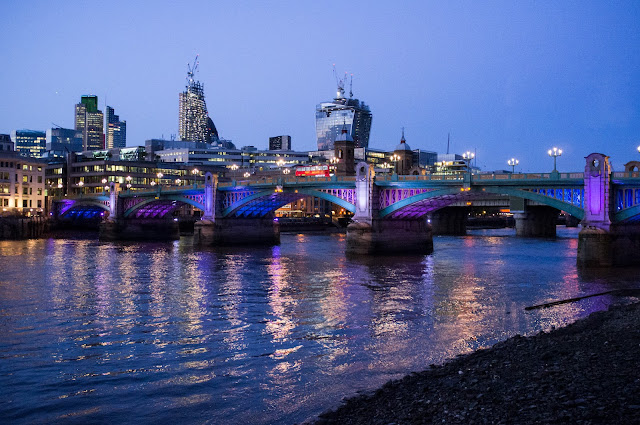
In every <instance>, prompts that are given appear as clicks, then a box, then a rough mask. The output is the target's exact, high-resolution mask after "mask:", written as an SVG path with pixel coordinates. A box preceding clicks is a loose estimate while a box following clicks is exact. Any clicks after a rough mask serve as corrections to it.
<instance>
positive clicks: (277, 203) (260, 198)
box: [220, 188, 355, 217]
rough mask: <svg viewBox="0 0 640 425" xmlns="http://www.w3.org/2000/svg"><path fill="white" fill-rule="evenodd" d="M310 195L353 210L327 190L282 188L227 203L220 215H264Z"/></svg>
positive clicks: (261, 191) (352, 206)
mask: <svg viewBox="0 0 640 425" xmlns="http://www.w3.org/2000/svg"><path fill="white" fill-rule="evenodd" d="M305 196H312V197H315V198H319V199H324V200H325V201H328V202H331V203H333V204H336V205H338V206H339V207H341V208H344V209H345V210H347V211H349V212H355V205H354V204H352V203H350V202H348V201H346V200H344V199H342V198H340V197H338V196H335V195H332V194H330V193H327V192H323V191H320V190H315V189H293V188H282V189H281V191H274V190H260V191H257V192H255V193H253V194H251V195H248V196H246V197H244V198H242V199H240V200H238V201H237V202H234V203H233V204H231V205H229V206H228V207H227V208H225V209H223V210H222V212H221V214H220V215H221V216H222V217H229V216H244V217H264V216H266V215H267V214H269V213H271V212H273V211H275V210H277V209H278V208H281V207H283V206H284V205H287V204H289V203H291V202H294V201H297V200H299V199H301V198H304V197H305Z"/></svg>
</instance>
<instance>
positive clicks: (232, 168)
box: [229, 164, 240, 181]
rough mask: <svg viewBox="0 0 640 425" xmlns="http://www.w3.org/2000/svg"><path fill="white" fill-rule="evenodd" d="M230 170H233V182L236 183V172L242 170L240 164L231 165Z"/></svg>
mask: <svg viewBox="0 0 640 425" xmlns="http://www.w3.org/2000/svg"><path fill="white" fill-rule="evenodd" d="M229 168H231V171H232V173H231V177H232V180H233V181H235V180H236V170H238V168H240V167H238V164H231V166H230V167H229Z"/></svg>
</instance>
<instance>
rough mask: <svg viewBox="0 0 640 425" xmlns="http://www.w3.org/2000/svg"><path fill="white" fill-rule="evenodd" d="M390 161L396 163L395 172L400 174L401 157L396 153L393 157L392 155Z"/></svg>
mask: <svg viewBox="0 0 640 425" xmlns="http://www.w3.org/2000/svg"><path fill="white" fill-rule="evenodd" d="M389 159H390V160H391V161H393V162H395V165H394V171H395V172H396V173H397V172H398V161H400V155H398V154H395V153H394V154H393V155H391V157H390V158H389Z"/></svg>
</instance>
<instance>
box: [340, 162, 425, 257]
mask: <svg viewBox="0 0 640 425" xmlns="http://www.w3.org/2000/svg"><path fill="white" fill-rule="evenodd" d="M374 178H375V175H374V172H373V166H372V165H369V164H367V163H364V162H361V163H359V164H358V166H357V167H356V202H355V213H354V216H353V219H352V220H353V221H352V222H351V224H349V226H347V246H346V252H347V253H348V254H362V255H367V254H375V253H382V252H385V253H406V252H415V253H421V254H429V253H431V252H433V238H432V232H431V225H429V223H427V220H426V219H425V218H419V219H389V218H387V219H385V218H380V217H378V214H379V203H377V200H378V199H380V193H379V189H378V187H377V186H376V185H375V184H374Z"/></svg>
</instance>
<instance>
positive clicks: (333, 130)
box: [316, 77, 372, 151]
mask: <svg viewBox="0 0 640 425" xmlns="http://www.w3.org/2000/svg"><path fill="white" fill-rule="evenodd" d="M336 81H337V83H338V92H337V96H336V97H335V99H333V101H332V102H323V103H320V104H319V105H318V106H317V107H316V136H317V140H318V150H319V151H325V150H331V149H333V142H334V141H335V140H336V138H337V137H338V136H339V135H340V134H341V131H342V127H343V125H344V126H346V128H347V132H348V133H349V134H350V135H351V137H353V141H354V143H355V147H356V148H367V147H369V133H370V131H371V119H372V115H371V110H370V109H369V106H367V105H365V103H364V102H361V101H360V100H358V99H353V97H352V96H353V93H352V92H351V91H349V98H348V99H347V98H346V97H345V96H344V94H345V90H344V86H345V84H346V77H345V79H342V80H339V79H337V78H336Z"/></svg>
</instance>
